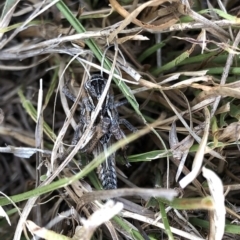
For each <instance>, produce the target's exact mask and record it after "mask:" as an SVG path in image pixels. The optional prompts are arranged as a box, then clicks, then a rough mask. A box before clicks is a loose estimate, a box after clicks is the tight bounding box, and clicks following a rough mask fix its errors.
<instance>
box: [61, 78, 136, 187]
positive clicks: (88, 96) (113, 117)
mask: <svg viewBox="0 0 240 240" xmlns="http://www.w3.org/2000/svg"><path fill="white" fill-rule="evenodd" d="M105 86H106V79H104V78H103V77H102V76H101V75H97V74H95V75H92V77H91V78H90V79H89V80H88V81H86V83H85V85H84V87H85V91H86V92H85V93H84V94H83V95H84V96H83V97H82V99H81V102H80V108H81V111H80V112H81V114H80V121H79V124H78V128H77V130H76V132H75V134H74V138H73V141H72V144H76V143H77V142H78V140H79V139H80V135H81V134H82V133H83V132H84V130H85V129H86V127H87V125H88V124H89V121H90V116H91V113H92V111H93V110H94V109H95V107H96V105H97V103H98V101H99V99H100V97H101V96H102V93H103V91H104V88H105ZM63 92H64V93H65V95H66V96H67V97H69V98H70V99H71V100H72V101H75V97H74V96H73V95H72V94H71V93H70V92H69V90H68V88H67V87H66V86H65V87H64V89H63ZM125 103H126V101H122V102H117V103H116V102H114V95H113V92H112V89H110V90H109V91H108V93H107V95H106V98H105V100H104V103H103V105H102V109H101V110H100V112H99V115H98V116H97V119H96V120H95V122H94V125H93V126H94V131H95V132H94V134H93V137H92V139H91V140H90V141H89V143H88V144H87V146H86V147H85V149H84V150H83V151H85V152H87V153H91V154H93V156H94V157H96V156H98V155H99V154H100V153H101V152H104V153H107V149H108V148H109V147H110V146H111V145H112V143H114V142H116V141H118V140H121V139H122V138H124V137H125V134H124V132H123V131H122V129H121V128H120V126H119V125H120V124H123V125H125V126H126V127H127V128H128V129H129V130H130V131H132V132H135V131H137V129H136V128H135V127H133V126H132V125H131V124H130V123H129V122H128V121H127V120H126V119H121V118H119V114H118V110H117V107H119V106H121V105H122V104H125ZM122 151H123V156H124V158H125V160H126V148H125V147H124V148H123V149H122ZM126 163H127V164H128V162H127V160H126ZM98 177H99V179H100V180H101V183H102V185H103V188H104V189H115V188H117V175H116V168H115V153H113V154H111V155H110V156H108V157H106V161H104V162H103V163H102V164H101V165H100V166H99V168H98Z"/></svg>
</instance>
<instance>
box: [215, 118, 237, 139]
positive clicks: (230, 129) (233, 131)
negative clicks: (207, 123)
mask: <svg viewBox="0 0 240 240" xmlns="http://www.w3.org/2000/svg"><path fill="white" fill-rule="evenodd" d="M239 136H240V123H239V122H234V123H231V124H229V125H228V126H227V127H226V128H224V129H222V130H219V131H218V132H217V134H216V137H217V138H218V140H219V141H223V142H235V141H238V140H239Z"/></svg>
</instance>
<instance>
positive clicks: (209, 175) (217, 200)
mask: <svg viewBox="0 0 240 240" xmlns="http://www.w3.org/2000/svg"><path fill="white" fill-rule="evenodd" d="M202 172H203V176H204V177H205V178H206V179H207V181H208V186H209V190H210V192H211V195H212V198H213V202H214V205H215V209H214V211H213V213H214V216H213V221H214V225H215V239H216V240H221V239H222V237H223V234H224V228H225V214H226V210H225V204H224V201H225V197H224V194H223V184H222V181H221V179H220V178H219V177H218V176H217V175H216V174H215V173H214V172H213V171H212V170H210V169H207V168H205V167H203V168H202Z"/></svg>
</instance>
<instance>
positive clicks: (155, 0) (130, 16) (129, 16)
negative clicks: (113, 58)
mask: <svg viewBox="0 0 240 240" xmlns="http://www.w3.org/2000/svg"><path fill="white" fill-rule="evenodd" d="M109 2H110V3H111V5H112V7H113V8H114V9H115V10H116V11H117V12H118V13H119V14H120V15H121V16H122V17H124V21H123V22H122V24H121V25H120V26H119V28H118V29H117V30H116V31H114V32H113V33H112V34H110V36H109V42H112V41H113V39H114V38H115V37H116V36H117V34H118V33H119V32H120V31H121V30H122V29H124V28H125V27H126V26H127V25H129V24H130V23H134V24H136V25H137V26H139V27H142V28H143V29H148V30H151V31H160V30H162V29H166V28H168V27H170V26H172V25H173V24H174V23H176V22H177V21H178V18H175V13H176V14H177V12H175V13H174V12H172V13H171V12H170V13H169V15H171V18H170V19H168V22H164V21H165V19H164V21H162V22H161V21H158V25H152V24H148V23H143V22H142V21H139V20H138V19H136V17H137V16H138V15H139V14H140V13H141V12H142V11H143V10H144V9H145V8H146V7H155V6H159V5H161V4H163V3H165V2H168V1H167V0H152V1H148V2H146V3H144V4H141V5H140V6H139V7H138V8H137V9H135V10H134V11H133V12H131V13H129V12H128V11H126V10H125V9H124V8H123V7H122V6H121V5H120V4H119V3H118V2H117V1H116V0H110V1H109ZM171 2H175V3H176V4H180V3H179V1H178V0H172V1H171ZM173 9H174V10H176V9H178V7H177V8H172V10H173ZM156 16H157V15H156ZM157 17H159V16H157Z"/></svg>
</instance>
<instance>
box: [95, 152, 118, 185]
mask: <svg viewBox="0 0 240 240" xmlns="http://www.w3.org/2000/svg"><path fill="white" fill-rule="evenodd" d="M98 177H99V179H100V181H101V183H102V186H103V188H104V189H105V190H110V189H116V188H117V173H116V167H115V160H114V159H112V156H110V157H108V159H107V160H106V161H105V162H103V163H102V164H101V165H100V166H99V169H98Z"/></svg>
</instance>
